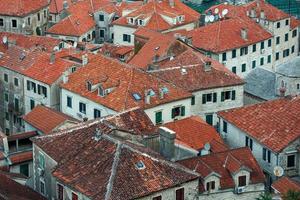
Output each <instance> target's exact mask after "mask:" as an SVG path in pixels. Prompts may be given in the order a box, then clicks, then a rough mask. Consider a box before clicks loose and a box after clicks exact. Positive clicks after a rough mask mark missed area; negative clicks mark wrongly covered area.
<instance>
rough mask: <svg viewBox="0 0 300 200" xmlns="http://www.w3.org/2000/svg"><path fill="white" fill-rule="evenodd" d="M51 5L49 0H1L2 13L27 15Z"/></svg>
mask: <svg viewBox="0 0 300 200" xmlns="http://www.w3.org/2000/svg"><path fill="white" fill-rule="evenodd" d="M48 5H49V1H47V0H10V1H9V3H8V2H7V0H0V15H9V16H18V17H22V16H26V15H29V14H31V13H34V12H38V11H40V10H41V9H42V8H45V7H46V6H48Z"/></svg>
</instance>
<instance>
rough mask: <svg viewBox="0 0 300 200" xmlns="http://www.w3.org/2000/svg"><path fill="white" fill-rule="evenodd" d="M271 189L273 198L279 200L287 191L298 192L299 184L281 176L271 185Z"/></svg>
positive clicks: (299, 189)
mask: <svg viewBox="0 0 300 200" xmlns="http://www.w3.org/2000/svg"><path fill="white" fill-rule="evenodd" d="M272 189H273V190H274V196H275V198H276V199H279V200H281V197H283V195H285V194H287V193H288V192H289V191H295V192H300V182H299V181H297V180H294V179H291V178H289V177H286V176H283V177H281V178H279V179H278V180H276V181H275V182H274V183H273V184H272Z"/></svg>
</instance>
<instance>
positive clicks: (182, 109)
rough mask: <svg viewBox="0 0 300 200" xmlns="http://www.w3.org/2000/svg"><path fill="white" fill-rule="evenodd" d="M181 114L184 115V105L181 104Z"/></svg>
mask: <svg viewBox="0 0 300 200" xmlns="http://www.w3.org/2000/svg"><path fill="white" fill-rule="evenodd" d="M180 114H181V116H184V115H185V106H182V107H181V113H180Z"/></svg>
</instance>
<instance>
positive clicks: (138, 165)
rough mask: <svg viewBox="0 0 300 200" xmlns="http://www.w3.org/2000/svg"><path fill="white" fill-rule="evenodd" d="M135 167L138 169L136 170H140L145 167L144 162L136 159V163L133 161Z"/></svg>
mask: <svg viewBox="0 0 300 200" xmlns="http://www.w3.org/2000/svg"><path fill="white" fill-rule="evenodd" d="M135 167H136V168H137V169H138V170H142V169H145V168H146V166H145V164H144V163H143V161H141V160H140V161H138V162H137V163H135Z"/></svg>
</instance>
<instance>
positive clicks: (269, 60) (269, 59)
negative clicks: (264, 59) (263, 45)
mask: <svg viewBox="0 0 300 200" xmlns="http://www.w3.org/2000/svg"><path fill="white" fill-rule="evenodd" d="M271 59H272V57H271V55H268V63H271Z"/></svg>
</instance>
